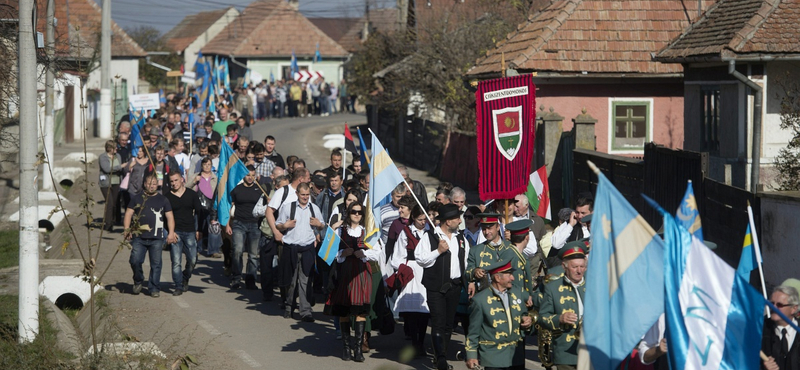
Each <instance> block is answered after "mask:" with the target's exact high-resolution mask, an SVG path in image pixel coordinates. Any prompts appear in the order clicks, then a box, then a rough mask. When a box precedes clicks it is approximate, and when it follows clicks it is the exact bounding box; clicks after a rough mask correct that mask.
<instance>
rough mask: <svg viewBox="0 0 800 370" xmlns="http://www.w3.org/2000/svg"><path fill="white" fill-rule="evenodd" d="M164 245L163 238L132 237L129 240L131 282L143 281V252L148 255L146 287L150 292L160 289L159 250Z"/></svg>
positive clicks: (139, 282)
mask: <svg viewBox="0 0 800 370" xmlns="http://www.w3.org/2000/svg"><path fill="white" fill-rule="evenodd" d="M163 247H164V239H142V238H133V240H131V258H130V260H129V262H130V264H131V270H133V283H134V284H142V283H144V271H143V270H142V264H143V263H144V254H145V253H147V254H149V255H150V278H149V279H148V280H147V288H148V289H149V291H150V293H151V294H152V293H154V292H158V291H160V290H161V288H160V286H159V284H160V283H161V250H162V248H163Z"/></svg>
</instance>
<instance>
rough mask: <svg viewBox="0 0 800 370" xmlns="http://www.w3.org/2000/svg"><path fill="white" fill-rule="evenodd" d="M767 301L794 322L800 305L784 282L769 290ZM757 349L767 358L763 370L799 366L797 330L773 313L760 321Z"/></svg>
mask: <svg viewBox="0 0 800 370" xmlns="http://www.w3.org/2000/svg"><path fill="white" fill-rule="evenodd" d="M769 300H770V302H772V304H773V305H775V307H777V308H778V309H779V310H780V311H781V313H783V314H784V315H785V316H787V317H788V318H789V319H791V320H792V323H794V324H795V325H797V312H798V304H800V297H798V293H797V289H795V288H793V287H790V286H786V285H780V286H777V287H775V289H773V290H772V295H771V296H770V298H769ZM761 351H762V352H764V354H765V355H767V356H768V359H767V361H764V368H765V369H767V370H778V369H780V370H797V369H800V341H798V340H797V330H795V329H794V328H793V327H792V326H791V325H789V323H788V322H786V321H785V320H784V319H783V318H782V317H780V316H779V315H778V314H777V313H776V312H772V315H771V316H770V317H769V319H768V320H766V321H765V322H764V332H763V335H762V339H761Z"/></svg>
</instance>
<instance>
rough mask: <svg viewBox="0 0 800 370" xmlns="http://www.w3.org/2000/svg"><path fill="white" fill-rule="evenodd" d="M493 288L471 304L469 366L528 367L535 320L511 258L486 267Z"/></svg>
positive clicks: (486, 290) (483, 292) (478, 294)
mask: <svg viewBox="0 0 800 370" xmlns="http://www.w3.org/2000/svg"><path fill="white" fill-rule="evenodd" d="M486 271H487V274H489V275H490V276H491V284H490V285H489V288H490V289H484V290H482V291H481V292H479V293H477V294H475V296H474V297H473V299H472V304H470V315H469V334H468V335H467V344H466V351H467V367H468V368H470V369H474V368H475V367H476V366H477V365H479V364H480V365H481V366H483V368H484V369H513V370H522V369H525V335H526V334H527V333H528V332H529V331H530V329H531V327H532V324H533V321H532V320H531V318H530V316H528V310H527V308H525V301H524V300H523V296H524V295H526V293H523V292H522V290H520V289H519V288H517V287H515V286H514V284H513V282H514V276H515V273H514V268H513V262H512V261H511V260H500V261H497V262H494V263H493V264H491V265H489V266H486Z"/></svg>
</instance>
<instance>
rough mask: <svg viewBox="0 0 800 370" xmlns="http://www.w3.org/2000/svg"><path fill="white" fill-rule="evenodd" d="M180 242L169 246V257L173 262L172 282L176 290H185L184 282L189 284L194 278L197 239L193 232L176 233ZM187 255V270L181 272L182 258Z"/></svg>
mask: <svg viewBox="0 0 800 370" xmlns="http://www.w3.org/2000/svg"><path fill="white" fill-rule="evenodd" d="M175 234H176V235H178V241H177V242H176V243H172V244H170V245H169V256H170V259H171V260H172V281H173V282H175V289H177V290H183V282H184V281H186V282H187V283H188V281H189V278H191V277H192V271H194V265H195V264H197V239H195V234H194V232H193V231H190V232H181V231H176V232H175ZM184 254H185V255H186V268H185V269H184V270H183V271H181V264H182V261H181V260H182V257H183V255H184Z"/></svg>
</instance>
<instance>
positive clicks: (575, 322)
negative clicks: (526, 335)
mask: <svg viewBox="0 0 800 370" xmlns="http://www.w3.org/2000/svg"><path fill="white" fill-rule="evenodd" d="M559 257H561V260H562V262H561V265H562V267H563V268H564V277H562V278H559V279H555V280H553V281H551V282H549V283H547V284H546V285H545V287H544V293H543V297H542V301H541V307H540V308H539V325H541V327H542V328H544V329H546V330H550V331H552V332H553V343H552V348H553V363H554V364H555V365H556V368H557V369H558V370H574V369H575V367H576V365H577V364H578V338H579V337H580V326H581V322H582V320H583V312H584V307H583V302H584V299H585V293H586V281H585V280H584V273H585V272H586V249H585V248H584V247H583V246H582V245H572V246H569V247H568V246H564V248H562V249H561V251H559Z"/></svg>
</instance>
